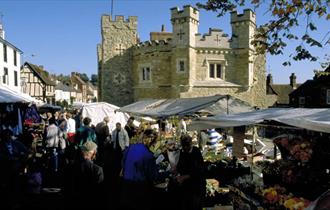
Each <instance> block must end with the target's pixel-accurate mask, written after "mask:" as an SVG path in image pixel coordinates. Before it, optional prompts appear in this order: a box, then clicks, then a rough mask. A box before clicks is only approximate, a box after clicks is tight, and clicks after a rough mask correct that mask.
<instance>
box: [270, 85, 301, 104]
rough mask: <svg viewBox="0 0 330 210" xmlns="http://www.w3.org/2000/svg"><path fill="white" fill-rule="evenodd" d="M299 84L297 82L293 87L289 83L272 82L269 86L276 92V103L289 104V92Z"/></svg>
mask: <svg viewBox="0 0 330 210" xmlns="http://www.w3.org/2000/svg"><path fill="white" fill-rule="evenodd" d="M300 85H301V84H297V85H296V86H295V88H293V87H292V86H291V85H289V84H288V85H285V84H272V85H271V88H272V89H273V90H274V91H275V93H276V94H277V103H279V104H289V102H290V101H289V94H290V93H291V92H292V91H293V90H295V89H296V88H298V87H299V86H300Z"/></svg>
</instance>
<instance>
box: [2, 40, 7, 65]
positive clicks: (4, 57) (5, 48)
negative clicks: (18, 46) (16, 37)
mask: <svg viewBox="0 0 330 210" xmlns="http://www.w3.org/2000/svg"><path fill="white" fill-rule="evenodd" d="M3 61H4V62H7V45H5V44H3Z"/></svg>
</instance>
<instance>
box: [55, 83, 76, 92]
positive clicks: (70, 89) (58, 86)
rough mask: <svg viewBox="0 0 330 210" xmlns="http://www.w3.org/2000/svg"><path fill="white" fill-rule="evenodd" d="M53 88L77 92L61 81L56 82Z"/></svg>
mask: <svg viewBox="0 0 330 210" xmlns="http://www.w3.org/2000/svg"><path fill="white" fill-rule="evenodd" d="M55 90H63V91H65V92H77V90H76V89H74V88H73V87H71V86H68V85H65V84H63V83H59V84H57V85H56V87H55Z"/></svg>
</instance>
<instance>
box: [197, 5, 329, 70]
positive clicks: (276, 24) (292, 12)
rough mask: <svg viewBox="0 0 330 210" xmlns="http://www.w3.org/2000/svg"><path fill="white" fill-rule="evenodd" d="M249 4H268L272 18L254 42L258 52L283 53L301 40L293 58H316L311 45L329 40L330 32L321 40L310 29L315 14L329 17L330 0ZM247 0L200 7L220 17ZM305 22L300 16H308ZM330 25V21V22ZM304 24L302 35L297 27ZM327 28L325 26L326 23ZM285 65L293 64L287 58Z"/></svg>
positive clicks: (313, 29) (320, 44)
mask: <svg viewBox="0 0 330 210" xmlns="http://www.w3.org/2000/svg"><path fill="white" fill-rule="evenodd" d="M249 3H250V4H252V5H254V6H255V7H256V8H258V7H260V6H261V5H262V4H264V5H266V6H267V7H268V12H269V13H271V16H272V18H273V19H272V20H270V21H269V22H268V23H266V24H264V25H262V26H261V27H260V28H259V30H258V33H256V35H255V37H254V40H253V42H252V44H253V45H254V46H255V47H256V52H257V54H264V53H266V52H268V53H270V54H272V55H278V54H283V51H284V49H285V47H286V46H287V44H286V43H287V42H291V40H300V41H301V43H300V44H298V46H297V47H296V50H295V52H294V53H292V54H291V55H290V58H293V60H296V61H300V60H310V61H316V60H317V59H318V57H316V56H314V55H313V54H311V53H310V52H309V50H308V49H307V48H309V47H319V48H321V47H323V46H324V45H326V44H329V43H330V37H329V36H330V31H329V32H328V33H327V34H326V35H325V36H324V39H323V40H322V41H320V40H317V39H316V38H314V37H312V36H311V34H310V32H311V31H317V27H316V26H315V24H314V23H313V19H312V18H313V17H316V18H324V19H325V20H330V14H329V13H330V0H269V1H260V0H251V1H250V2H249ZM246 4H247V1H245V0H208V1H207V2H206V3H203V4H202V3H198V4H197V6H198V7H199V8H202V9H205V10H209V11H213V12H217V13H218V16H223V15H225V14H226V13H227V12H231V11H234V10H236V8H237V7H241V6H245V5H246ZM305 16H306V18H304V19H306V22H304V23H300V22H299V17H305ZM329 25H330V24H329ZM298 26H305V34H304V35H303V36H301V37H299V36H298V35H297V34H296V32H295V30H294V29H295V27H298ZM325 27H326V26H325ZM283 65H285V66H286V65H291V63H290V61H286V62H284V63H283Z"/></svg>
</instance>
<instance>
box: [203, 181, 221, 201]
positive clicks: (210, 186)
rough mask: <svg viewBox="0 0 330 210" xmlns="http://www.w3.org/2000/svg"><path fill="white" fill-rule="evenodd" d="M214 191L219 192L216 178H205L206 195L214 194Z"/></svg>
mask: <svg viewBox="0 0 330 210" xmlns="http://www.w3.org/2000/svg"><path fill="white" fill-rule="evenodd" d="M216 192H218V193H220V192H221V191H220V188H219V182H218V181H217V180H216V179H206V196H210V197H212V196H215V193H216Z"/></svg>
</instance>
